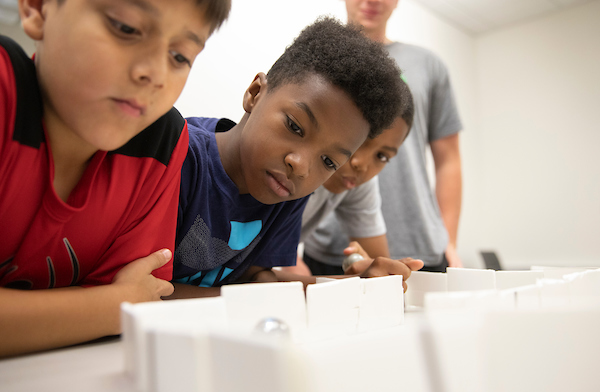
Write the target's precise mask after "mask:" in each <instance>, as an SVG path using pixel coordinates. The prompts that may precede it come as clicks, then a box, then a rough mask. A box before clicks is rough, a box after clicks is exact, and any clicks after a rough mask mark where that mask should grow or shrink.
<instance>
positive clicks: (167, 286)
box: [156, 278, 175, 298]
mask: <svg viewBox="0 0 600 392" xmlns="http://www.w3.org/2000/svg"><path fill="white" fill-rule="evenodd" d="M156 280H158V281H159V282H158V285H159V286H158V297H159V298H160V297H168V296H170V295H171V294H173V292H174V291H175V287H173V285H172V284H171V283H170V282H167V281H166V280H162V279H158V278H157V279H156Z"/></svg>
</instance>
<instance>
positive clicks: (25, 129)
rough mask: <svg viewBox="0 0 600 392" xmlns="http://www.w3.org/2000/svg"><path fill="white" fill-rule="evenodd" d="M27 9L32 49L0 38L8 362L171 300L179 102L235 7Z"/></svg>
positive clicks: (3, 342) (0, 345)
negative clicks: (123, 310)
mask: <svg viewBox="0 0 600 392" xmlns="http://www.w3.org/2000/svg"><path fill="white" fill-rule="evenodd" d="M19 3H20V4H19V5H20V11H21V20H22V24H23V27H24V29H25V32H26V33H27V34H28V35H29V36H30V37H31V38H33V39H34V40H36V41H37V49H36V55H35V58H34V60H33V61H32V60H31V59H29V58H28V57H27V56H26V55H25V54H24V53H23V51H22V50H21V49H20V48H19V47H18V45H16V44H15V43H14V42H12V41H11V40H9V39H7V38H0V131H1V133H0V223H1V224H0V238H1V241H0V286H1V287H2V288H0V313H1V315H2V316H1V317H2V320H3V321H2V323H0V355H11V354H16V353H20V352H27V351H35V350H40V349H45V348H51V347H57V346H63V345H67V344H73V343H77V342H81V341H85V340H89V339H94V338H97V337H101V336H105V335H110V334H117V333H119V332H120V326H119V304H120V303H121V302H123V301H130V302H140V301H148V300H157V299H160V297H161V296H164V295H169V294H170V293H171V292H172V290H173V289H172V285H171V284H170V283H169V282H168V280H170V279H171V275H172V265H171V262H170V259H171V251H172V249H173V246H174V238H175V225H176V219H177V212H176V211H177V203H178V191H179V183H180V169H181V165H182V162H183V160H184V158H185V155H186V152H187V147H188V132H187V124H186V122H185V120H184V119H183V118H182V117H181V116H180V115H179V113H178V112H177V111H176V110H175V109H173V108H172V105H173V103H174V102H175V100H176V99H177V97H178V96H179V94H180V92H181V90H182V88H183V86H184V84H185V81H186V79H187V76H188V74H189V71H190V67H191V65H192V62H193V60H194V59H195V57H196V56H197V55H198V53H200V51H201V50H202V49H203V46H204V43H205V41H206V40H207V39H208V37H209V36H210V34H211V33H212V32H213V31H214V29H216V28H217V27H218V26H219V25H220V24H221V23H222V22H223V20H224V19H225V18H226V17H227V14H228V12H229V8H230V2H229V1H228V0H204V1H203V0H197V1H195V2H189V1H186V0H177V1H168V2H167V1H165V0H141V1H135V2H128V1H125V2H124V1H120V0H66V1H65V0H63V1H59V0H50V1H40V0H21V1H20V2H19ZM130 263H131V264H130ZM125 266H126V267H125ZM123 267H125V268H123ZM84 287H85V288H84ZM16 289H27V290H16ZM28 289H34V290H28Z"/></svg>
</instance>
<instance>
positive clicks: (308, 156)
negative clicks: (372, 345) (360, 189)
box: [173, 18, 410, 298]
mask: <svg viewBox="0 0 600 392" xmlns="http://www.w3.org/2000/svg"><path fill="white" fill-rule="evenodd" d="M403 91H404V90H403V89H402V88H401V79H400V72H399V70H398V68H397V66H396V65H395V63H394V61H393V60H392V59H391V58H389V56H388V55H387V54H386V52H385V50H384V49H383V48H382V47H381V45H379V44H377V43H374V42H372V41H370V40H369V39H367V38H366V37H365V36H364V35H363V34H362V33H361V32H360V30H359V29H358V28H356V27H354V26H347V25H343V24H341V23H339V22H338V21H336V20H335V19H332V18H320V19H319V20H317V21H316V22H315V23H314V24H312V25H310V26H308V27H307V28H305V29H304V30H303V31H302V32H301V34H300V35H299V36H298V37H297V38H296V40H295V41H294V43H293V44H292V45H291V46H289V47H288V48H287V49H286V50H285V52H284V53H283V55H282V56H281V57H280V58H279V59H278V60H277V61H276V62H275V64H274V65H273V66H272V68H271V69H270V70H269V72H268V74H267V75H265V74H263V73H259V74H258V75H257V76H256V77H255V79H254V81H253V82H252V83H251V84H250V87H249V88H248V89H247V90H246V92H245V94H244V99H243V107H244V110H245V112H246V113H245V114H244V116H243V117H242V119H241V120H240V122H239V123H238V124H235V123H234V122H232V121H230V120H227V119H207V118H192V119H188V122H189V124H190V150H189V153H188V157H187V158H186V161H185V163H184V167H183V170H182V183H181V193H180V202H179V216H178V230H177V239H176V250H175V260H174V273H173V276H174V282H175V294H174V296H173V297H174V298H180V297H196V296H208V295H218V293H219V287H220V286H222V285H224V284H228V283H236V282H267V281H277V280H278V278H277V276H276V275H275V272H274V271H273V270H272V268H273V267H277V266H289V265H293V264H295V262H296V248H297V245H298V239H299V236H300V229H301V222H302V212H303V210H304V206H305V204H306V202H307V200H308V196H309V195H310V194H311V193H312V192H313V191H314V190H315V189H317V188H318V187H319V186H320V185H321V184H323V183H324V182H325V181H326V180H327V179H328V178H329V177H330V176H331V175H332V174H333V173H334V172H335V171H336V170H337V169H338V168H339V167H341V166H342V165H343V164H344V163H346V161H347V160H348V159H349V158H350V157H351V156H352V154H353V153H354V152H355V151H356V150H357V149H358V147H359V146H360V145H361V144H362V143H363V142H364V141H365V139H366V138H367V137H370V138H373V137H375V136H377V135H378V134H379V133H381V132H382V131H383V130H384V129H386V128H388V127H389V126H390V125H391V124H392V122H393V121H394V119H395V118H396V117H397V115H398V108H400V107H402V102H403V100H404V99H405V96H404V95H403ZM389 274H402V275H403V276H404V277H407V276H408V275H410V268H409V267H407V266H406V264H404V263H401V262H398V261H395V260H390V259H385V260H380V261H379V262H377V263H373V265H372V266H371V267H370V268H369V269H367V270H366V271H365V272H364V273H363V276H365V277H366V276H382V275H389ZM310 279H312V280H313V281H310ZM313 282H314V278H312V277H308V280H307V281H305V283H306V284H309V283H313Z"/></svg>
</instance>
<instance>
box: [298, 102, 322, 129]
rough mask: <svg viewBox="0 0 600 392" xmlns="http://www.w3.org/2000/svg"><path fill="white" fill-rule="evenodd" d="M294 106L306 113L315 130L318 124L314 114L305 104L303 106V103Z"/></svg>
mask: <svg viewBox="0 0 600 392" xmlns="http://www.w3.org/2000/svg"><path fill="white" fill-rule="evenodd" d="M296 106H298V107H299V108H300V109H302V110H303V111H304V112H305V113H306V115H307V116H308V118H309V119H310V122H311V123H312V124H313V125H314V126H315V127H316V128H318V127H319V122H318V121H317V118H316V117H315V114H314V113H313V111H312V110H310V107H309V106H308V105H307V104H305V103H304V102H296Z"/></svg>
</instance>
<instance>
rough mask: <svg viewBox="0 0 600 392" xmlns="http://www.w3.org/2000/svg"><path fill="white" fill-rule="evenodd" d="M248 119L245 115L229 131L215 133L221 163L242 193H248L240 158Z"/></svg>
mask: <svg viewBox="0 0 600 392" xmlns="http://www.w3.org/2000/svg"><path fill="white" fill-rule="evenodd" d="M246 121H247V118H246V115H244V117H243V118H242V120H241V121H240V122H239V123H238V124H236V125H235V126H234V127H233V128H231V129H230V130H228V131H227V132H218V133H216V134H215V139H216V140H217V148H218V149H219V157H220V159H221V165H223V169H224V170H225V173H227V175H228V176H229V178H230V179H231V181H233V183H234V184H235V185H236V186H237V187H238V189H239V191H240V194H244V193H248V192H247V190H246V184H245V183H244V176H243V172H242V164H241V158H240V143H241V136H242V130H243V129H244V125H245V124H246Z"/></svg>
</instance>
